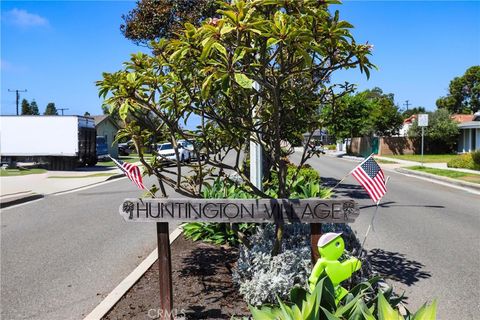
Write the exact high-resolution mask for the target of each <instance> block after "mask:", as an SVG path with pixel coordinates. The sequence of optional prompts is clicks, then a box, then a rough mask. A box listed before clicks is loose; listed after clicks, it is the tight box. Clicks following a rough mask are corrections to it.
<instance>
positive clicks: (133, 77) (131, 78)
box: [127, 72, 137, 82]
mask: <svg viewBox="0 0 480 320" xmlns="http://www.w3.org/2000/svg"><path fill="white" fill-rule="evenodd" d="M136 79H137V74H136V73H135V72H129V73H127V81H128V82H135V80H136Z"/></svg>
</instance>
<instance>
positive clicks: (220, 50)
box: [213, 42, 227, 57]
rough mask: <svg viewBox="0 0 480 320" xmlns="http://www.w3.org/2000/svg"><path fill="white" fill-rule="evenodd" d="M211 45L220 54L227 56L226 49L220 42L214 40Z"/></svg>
mask: <svg viewBox="0 0 480 320" xmlns="http://www.w3.org/2000/svg"><path fill="white" fill-rule="evenodd" d="M213 47H214V48H215V49H217V50H218V51H219V52H220V53H221V54H223V55H224V56H225V57H226V56H227V49H225V47H224V46H222V45H221V44H220V43H218V42H215V43H214V44H213Z"/></svg>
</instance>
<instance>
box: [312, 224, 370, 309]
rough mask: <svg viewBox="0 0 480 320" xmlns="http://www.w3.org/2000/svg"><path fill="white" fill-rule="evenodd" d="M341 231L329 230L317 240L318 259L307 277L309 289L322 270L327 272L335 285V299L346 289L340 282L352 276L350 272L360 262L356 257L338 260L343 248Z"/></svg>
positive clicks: (357, 267) (316, 280)
mask: <svg viewBox="0 0 480 320" xmlns="http://www.w3.org/2000/svg"><path fill="white" fill-rule="evenodd" d="M340 235H341V233H334V232H329V233H325V234H323V235H322V236H321V237H320V239H319V240H318V251H319V252H320V259H318V261H317V263H316V264H315V266H314V267H313V270H312V274H311V275H310V278H308V282H309V284H310V291H313V290H314V289H315V286H316V285H317V282H318V278H319V277H320V275H321V274H322V272H323V271H325V273H326V274H327V276H328V277H329V278H330V280H331V281H332V283H333V286H334V287H335V301H336V302H337V304H338V302H339V301H340V300H342V298H343V297H345V296H346V295H347V293H348V291H347V290H346V289H345V288H343V287H342V286H340V283H341V282H342V281H344V280H346V279H348V278H350V277H351V276H352V273H354V272H355V271H357V270H359V269H360V268H361V266H362V263H361V262H360V261H359V260H358V259H357V258H353V257H352V258H350V259H348V260H346V261H344V262H340V261H338V259H339V258H340V257H341V255H342V253H343V250H344V249H345V243H344V242H343V239H342V237H340Z"/></svg>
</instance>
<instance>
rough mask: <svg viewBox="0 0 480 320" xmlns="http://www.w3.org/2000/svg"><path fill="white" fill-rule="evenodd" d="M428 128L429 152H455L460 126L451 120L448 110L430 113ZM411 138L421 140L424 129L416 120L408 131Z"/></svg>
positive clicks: (427, 147)
mask: <svg viewBox="0 0 480 320" xmlns="http://www.w3.org/2000/svg"><path fill="white" fill-rule="evenodd" d="M428 115H429V116H428V118H429V119H428V127H425V129H424V137H425V141H426V144H425V146H426V151H427V152H430V153H432V152H453V151H454V150H455V145H456V144H457V139H458V135H459V133H460V131H459V129H458V124H457V123H456V122H455V121H454V120H453V119H452V118H451V116H450V113H449V112H448V110H446V109H438V110H436V111H435V112H428ZM408 136H409V137H410V138H414V139H419V138H420V137H421V136H422V128H421V127H419V126H418V122H417V121H416V120H415V121H414V122H413V124H412V126H411V127H410V130H409V131H408Z"/></svg>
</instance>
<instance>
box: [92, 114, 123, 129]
mask: <svg viewBox="0 0 480 320" xmlns="http://www.w3.org/2000/svg"><path fill="white" fill-rule="evenodd" d="M91 117H92V118H93V120H94V121H95V127H96V126H98V125H99V124H100V123H102V122H104V121H105V120H107V119H108V120H109V121H110V123H111V124H113V125H114V126H115V127H116V128H117V129H118V128H119V127H118V124H117V123H115V121H112V119H111V118H110V116H109V115H108V114H102V115H99V116H91Z"/></svg>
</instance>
